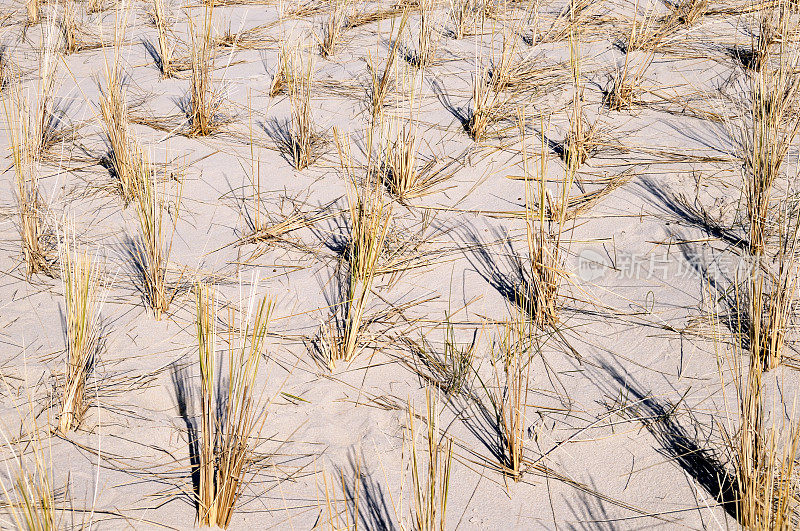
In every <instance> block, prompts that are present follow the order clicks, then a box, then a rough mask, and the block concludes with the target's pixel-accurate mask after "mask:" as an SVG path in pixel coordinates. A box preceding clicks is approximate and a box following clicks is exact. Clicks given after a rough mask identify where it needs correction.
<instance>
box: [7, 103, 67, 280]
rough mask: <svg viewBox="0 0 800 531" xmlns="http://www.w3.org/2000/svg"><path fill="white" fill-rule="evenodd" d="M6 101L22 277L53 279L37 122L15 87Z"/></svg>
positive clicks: (53, 265) (53, 259) (52, 258)
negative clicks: (22, 265) (39, 157)
mask: <svg viewBox="0 0 800 531" xmlns="http://www.w3.org/2000/svg"><path fill="white" fill-rule="evenodd" d="M10 99H11V101H10V102H9V101H8V100H4V107H5V112H6V119H7V123H8V124H9V130H8V131H9V137H10V141H11V156H12V160H13V164H14V176H15V184H16V187H15V190H16V196H17V207H18V209H19V231H20V238H21V241H22V255H23V259H24V261H25V274H26V277H27V278H28V279H30V278H31V277H32V276H33V275H35V274H37V273H43V274H45V275H48V276H54V275H55V273H56V267H55V256H54V254H55V253H54V248H53V245H52V243H53V242H52V234H51V233H50V232H49V230H48V229H47V226H46V223H45V215H46V210H47V209H46V204H45V202H44V201H43V200H42V197H41V191H40V189H39V168H38V163H37V156H38V155H39V153H40V149H41V144H40V142H39V141H38V140H39V139H38V138H37V133H36V130H37V123H38V122H37V121H35V120H34V119H32V118H33V116H32V115H31V112H30V110H29V108H28V105H27V102H26V101H25V99H24V96H23V95H22V94H20V92H19V89H18V88H15V89H14V90H13V92H12V97H11V98H10Z"/></svg>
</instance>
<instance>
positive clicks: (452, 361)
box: [443, 315, 475, 394]
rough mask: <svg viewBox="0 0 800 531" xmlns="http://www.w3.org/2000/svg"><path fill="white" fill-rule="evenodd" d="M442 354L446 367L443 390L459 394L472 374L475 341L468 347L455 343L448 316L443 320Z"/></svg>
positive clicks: (451, 324) (453, 328) (464, 388)
mask: <svg viewBox="0 0 800 531" xmlns="http://www.w3.org/2000/svg"><path fill="white" fill-rule="evenodd" d="M443 354H444V356H443V357H444V365H445V367H446V369H445V374H446V376H445V381H444V390H445V391H446V392H447V393H448V394H459V393H461V392H462V391H464V390H466V387H467V382H468V380H469V377H470V375H471V374H472V373H473V366H472V364H473V363H474V361H475V341H474V338H473V341H472V342H471V343H469V344H468V345H460V344H459V343H458V342H457V341H456V332H455V327H454V326H453V322H452V321H451V319H450V316H449V315H448V316H447V317H446V319H445V333H444V352H443Z"/></svg>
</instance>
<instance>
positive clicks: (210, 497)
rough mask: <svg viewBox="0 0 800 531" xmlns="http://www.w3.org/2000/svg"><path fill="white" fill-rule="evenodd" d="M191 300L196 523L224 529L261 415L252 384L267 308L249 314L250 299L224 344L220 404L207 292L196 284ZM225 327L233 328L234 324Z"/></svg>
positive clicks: (212, 305) (264, 303)
mask: <svg viewBox="0 0 800 531" xmlns="http://www.w3.org/2000/svg"><path fill="white" fill-rule="evenodd" d="M196 295H197V322H196V324H197V341H198V354H199V360H200V381H201V388H200V389H201V406H202V408H201V415H202V417H201V441H200V456H199V457H200V484H199V492H198V520H199V521H200V524H201V525H206V526H218V527H222V528H227V527H228V525H229V524H230V520H231V516H232V515H233V509H234V507H235V505H236V502H237V500H238V498H239V495H240V494H241V489H242V487H243V486H244V485H245V475H246V474H247V467H248V466H249V463H250V460H251V458H252V448H251V446H252V441H253V439H254V438H255V437H256V436H257V432H258V428H259V423H260V422H261V421H262V419H263V417H264V414H265V410H264V409H263V408H262V407H261V405H260V404H259V403H258V397H257V396H256V395H255V392H256V389H255V379H256V376H257V373H258V366H259V363H260V360H261V356H262V355H263V349H264V339H265V337H266V335H267V329H268V326H269V319H270V315H271V313H272V309H273V303H272V301H271V300H270V299H269V298H268V297H266V296H265V297H264V298H262V299H261V301H260V302H259V303H258V304H257V306H256V308H255V312H254V313H252V312H251V310H253V308H252V306H253V303H254V302H255V299H252V300H251V301H250V303H251V304H250V306H251V307H250V308H248V312H247V315H248V317H247V318H246V319H245V322H244V323H242V324H241V325H240V328H239V332H238V334H237V336H238V337H237V339H236V340H233V338H232V339H231V341H230V342H229V348H228V385H227V389H226V391H227V393H226V395H225V397H224V398H225V399H224V400H223V401H220V400H218V399H217V398H216V396H215V395H216V392H217V391H221V390H220V389H218V388H219V384H220V382H218V381H216V378H217V377H218V375H217V371H216V368H215V365H216V363H215V360H216V356H217V354H216V349H217V344H216V336H217V333H216V319H217V318H216V307H215V305H216V303H215V299H214V295H213V288H212V287H210V286H208V285H205V284H203V283H200V282H199V283H198V285H197V289H196ZM251 315H254V317H253V319H252V320H251V319H250V316H251ZM231 326H232V327H235V323H231ZM232 334H233V332H232Z"/></svg>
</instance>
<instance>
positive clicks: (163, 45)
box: [153, 0, 175, 78]
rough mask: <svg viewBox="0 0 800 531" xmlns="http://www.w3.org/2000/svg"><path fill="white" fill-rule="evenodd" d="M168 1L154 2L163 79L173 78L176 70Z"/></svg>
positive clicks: (159, 63)
mask: <svg viewBox="0 0 800 531" xmlns="http://www.w3.org/2000/svg"><path fill="white" fill-rule="evenodd" d="M166 1H167V0H153V21H154V22H155V25H156V30H157V31H158V68H159V70H161V77H164V78H167V77H172V76H173V75H174V74H175V69H174V66H173V64H172V51H173V50H172V45H171V44H170V35H169V27H170V25H171V21H170V19H169V14H168V11H167V5H166Z"/></svg>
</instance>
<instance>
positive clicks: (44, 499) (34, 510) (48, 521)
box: [0, 382, 64, 531]
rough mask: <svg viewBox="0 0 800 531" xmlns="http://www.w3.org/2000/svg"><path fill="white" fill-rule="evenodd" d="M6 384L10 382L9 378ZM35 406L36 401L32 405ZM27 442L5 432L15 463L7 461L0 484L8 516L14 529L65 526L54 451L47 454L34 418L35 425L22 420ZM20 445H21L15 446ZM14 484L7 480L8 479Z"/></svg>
mask: <svg viewBox="0 0 800 531" xmlns="http://www.w3.org/2000/svg"><path fill="white" fill-rule="evenodd" d="M4 383H6V385H8V383H7V382H4ZM30 407H31V408H33V405H32V404H31V405H30ZM22 424H23V426H22V431H24V432H25V433H24V440H25V441H26V442H25V445H24V446H22V445H21V444H20V443H19V442H16V441H15V442H12V441H9V439H8V437H7V436H6V434H5V432H4V431H3V432H2V436H3V439H4V441H5V444H4V448H6V449H7V450H9V452H10V453H11V456H12V457H13V461H16V466H15V467H14V468H15V469H14V471H13V472H12V470H11V468H10V467H9V466H8V462H6V474H5V477H6V478H8V479H5V478H4V479H0V488H2V490H3V495H4V498H5V507H4V512H7V513H8V515H9V517H10V518H9V519H8V520H7V522H8V524H7V525H9V526H10V527H13V528H14V529H26V530H35V531H50V530H55V529H61V528H63V524H64V522H63V516H64V511H63V510H59V509H57V508H56V492H55V489H54V488H53V477H52V472H51V471H52V451H51V452H50V455H47V456H46V455H45V450H44V447H43V444H42V440H41V436H40V435H39V428H38V426H37V425H36V421H35V419H34V421H33V425H32V426H31V425H29V424H28V422H26V421H25V420H23V422H22ZM14 446H19V448H18V449H17V448H14ZM26 451H31V453H32V456H31V457H30V458H29V457H26V455H25V452H26ZM7 480H8V481H10V482H11V484H7V483H6V481H7Z"/></svg>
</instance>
